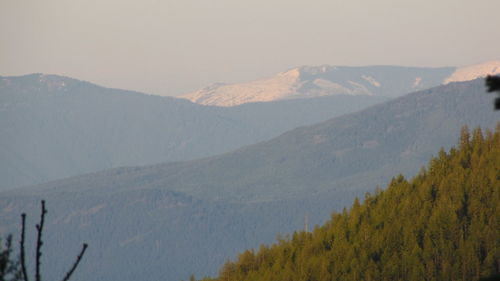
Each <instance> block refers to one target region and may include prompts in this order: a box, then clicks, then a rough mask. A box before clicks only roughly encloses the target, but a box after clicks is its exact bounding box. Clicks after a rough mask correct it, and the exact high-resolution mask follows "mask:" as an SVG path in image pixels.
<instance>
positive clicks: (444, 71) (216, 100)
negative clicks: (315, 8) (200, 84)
mask: <svg viewBox="0 0 500 281" xmlns="http://www.w3.org/2000/svg"><path fill="white" fill-rule="evenodd" d="M499 73H500V61H490V62H486V63H482V64H477V65H472V66H466V67H441V68H424V67H402V66H362V67H349V66H329V65H323V66H302V67H297V68H293V69H291V70H288V71H286V72H281V73H278V74H277V75H275V76H273V77H270V78H265V79H259V80H255V81H250V82H245V83H237V84H223V83H216V84H212V85H210V86H208V87H206V88H203V89H200V90H197V91H195V92H192V93H188V94H185V95H181V96H180V97H181V98H185V99H188V100H191V101H192V102H195V103H199V104H204V105H217V106H235V105H239V104H244V103H248V102H268V101H275V100H283V99H296V98H313V97H318V96H331V95H338V94H347V95H375V96H387V97H396V96H401V95H404V94H406V93H410V92H414V91H418V90H423V89H427V88H431V87H435V86H438V85H441V84H447V83H450V82H460V81H468V80H474V79H476V78H479V77H484V76H486V75H487V74H499Z"/></svg>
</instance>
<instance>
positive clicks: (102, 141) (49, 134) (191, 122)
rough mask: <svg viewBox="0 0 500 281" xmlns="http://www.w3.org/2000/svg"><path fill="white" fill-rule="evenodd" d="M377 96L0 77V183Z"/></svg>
mask: <svg viewBox="0 0 500 281" xmlns="http://www.w3.org/2000/svg"><path fill="white" fill-rule="evenodd" d="M384 100H386V99H384V98H380V97H370V98H362V97H350V96H338V97H326V98H322V99H310V100H308V101H306V102H304V101H279V102H272V103H256V104H245V105H242V106H240V107H232V108H221V107H207V106H201V105H197V104H193V103H191V102H189V101H187V100H184V99H178V98H172V97H159V96H154V95H146V94H142V93H138V92H132V91H126V90H119V89H109V88H104V87H100V86H98V85H95V84H92V83H89V82H84V81H79V80H76V79H72V78H68V77H63V76H57V75H44V74H32V75H26V76H17V77H0V136H1V137H0V159H1V160H0V178H1V179H2V180H1V181H0V190H3V189H7V188H16V187H19V186H23V185H32V184H36V183H41V182H46V181H51V180H56V179H60V178H65V177H70V176H75V175H78V174H83V173H89V172H95V171H99V170H103V169H108V168H115V167H120V166H137V165H147V164H154V163H161V162H169V161H181V160H189V159H195V158H201V157H207V156H211V155H216V154H219V153H223V152H227V151H230V150H233V149H236V148H239V147H241V146H244V145H248V144H252V143H256V142H258V141H262V140H266V139H270V138H272V137H275V136H277V135H279V134H280V133H283V132H284V131H286V130H290V129H293V128H295V127H298V126H303V125H310V124H313V123H316V122H319V121H323V120H326V119H329V118H332V117H334V116H338V115H339V114H344V113H349V112H353V111H356V110H359V109H362V108H365V107H367V106H369V105H372V104H375V103H378V102H382V101H384Z"/></svg>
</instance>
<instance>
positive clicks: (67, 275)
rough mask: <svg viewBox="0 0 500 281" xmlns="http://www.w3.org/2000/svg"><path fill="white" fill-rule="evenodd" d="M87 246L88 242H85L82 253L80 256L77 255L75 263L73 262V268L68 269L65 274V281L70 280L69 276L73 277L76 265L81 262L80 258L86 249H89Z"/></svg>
mask: <svg viewBox="0 0 500 281" xmlns="http://www.w3.org/2000/svg"><path fill="white" fill-rule="evenodd" d="M87 247H88V245H87V243H84V244H83V247H82V250H81V252H80V254H79V255H78V257H76V261H75V263H73V266H72V267H71V269H70V270H69V271H68V273H66V276H64V279H63V281H68V280H69V278H70V277H71V275H72V274H73V272H74V271H75V269H76V267H77V266H78V264H79V263H80V260H81V259H82V257H83V255H84V254H85V250H87Z"/></svg>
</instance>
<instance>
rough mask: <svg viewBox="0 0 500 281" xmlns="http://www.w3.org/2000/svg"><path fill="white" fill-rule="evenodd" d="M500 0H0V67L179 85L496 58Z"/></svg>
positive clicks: (135, 85)
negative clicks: (311, 68) (299, 69)
mask: <svg viewBox="0 0 500 281" xmlns="http://www.w3.org/2000/svg"><path fill="white" fill-rule="evenodd" d="M499 26H500V0H411V1H410V0H307V1H306V0H303V1H295V0H287V1H285V0H283V1H282V0H245V1H239V0H176V1H171V0H163V1H160V0H0V38H1V41H0V75H2V76H8V75H21V74H28V73H34V72H42V73H50V74H60V75H66V76H71V77H74V78H78V79H82V80H87V81H91V82H94V83H97V84H100V85H103V86H108V87H116V88H123V89H131V90H138V91H142V92H146V93H154V94H163V95H178V94H181V93H185V92H189V91H192V90H195V89H197V88H200V87H203V86H206V85H208V84H210V83H213V82H229V83H232V82H243V81H248V80H252V79H256V78H261V77H266V76H269V75H272V74H274V73H276V72H280V71H284V70H286V69H288V68H292V67H295V66H300V65H320V64H332V65H373V64H393V65H410V66H454V65H468V64H475V63H479V62H483V61H487V60H493V59H500V36H498V28H499Z"/></svg>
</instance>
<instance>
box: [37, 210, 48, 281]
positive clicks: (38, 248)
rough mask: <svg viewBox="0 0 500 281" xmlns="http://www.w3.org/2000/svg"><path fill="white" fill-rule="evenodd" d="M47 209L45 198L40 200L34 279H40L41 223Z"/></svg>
mask: <svg viewBox="0 0 500 281" xmlns="http://www.w3.org/2000/svg"><path fill="white" fill-rule="evenodd" d="M46 213H47V210H46V209H45V200H42V213H41V214H40V224H37V225H36V230H37V231H38V237H37V240H36V271H35V280H36V281H41V280H42V278H41V275H40V258H41V257H42V245H43V241H42V233H43V224H44V222H45V214H46Z"/></svg>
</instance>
